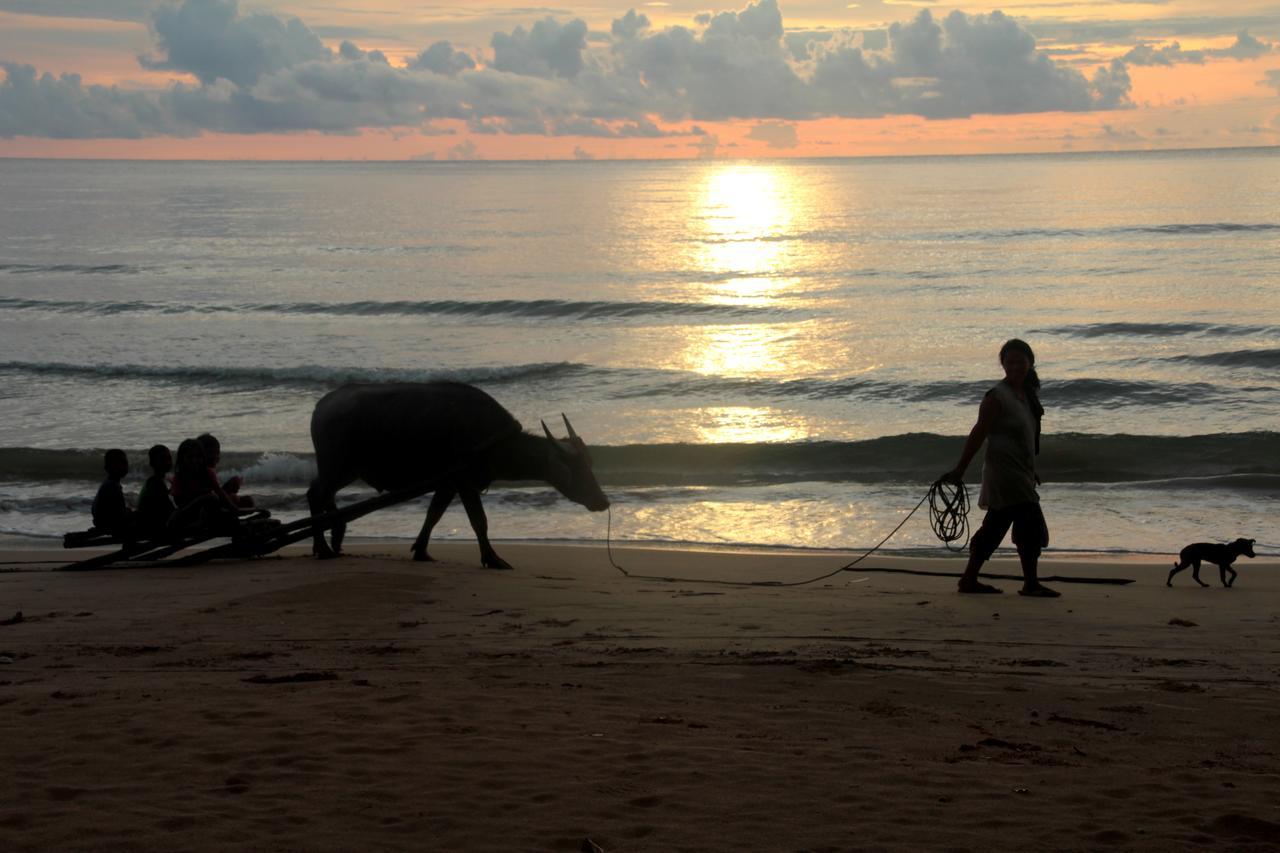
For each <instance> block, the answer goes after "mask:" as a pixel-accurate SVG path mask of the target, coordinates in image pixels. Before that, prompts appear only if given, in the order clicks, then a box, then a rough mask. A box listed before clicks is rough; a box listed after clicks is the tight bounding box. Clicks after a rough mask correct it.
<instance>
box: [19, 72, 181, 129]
mask: <svg viewBox="0 0 1280 853" xmlns="http://www.w3.org/2000/svg"><path fill="white" fill-rule="evenodd" d="M0 68H3V69H4V72H5V81H4V85H3V86H0V138H10V137H14V136H35V137H44V138H48V139H98V138H104V139H105V138H110V139H139V138H142V137H145V136H155V135H160V134H165V135H172V136H190V135H194V134H195V133H197V132H198V131H199V125H198V124H191V123H186V122H184V121H182V120H181V119H179V118H178V117H177V115H176V114H175V113H176V112H177V111H176V110H174V109H173V106H174V105H173V104H172V103H166V101H167V100H171V99H172V96H169V97H167V98H163V99H162V98H160V97H158V96H155V95H151V94H145V93H139V92H127V91H122V90H120V89H118V88H116V87H114V86H112V87H106V86H85V85H83V83H82V82H81V80H80V75H78V74H63V75H62V76H60V77H54V76H53V75H52V74H47V73H46V74H42V75H37V73H36V69H35V68H33V67H31V66H30V65H16V64H13V63H0Z"/></svg>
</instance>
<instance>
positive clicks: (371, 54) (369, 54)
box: [338, 41, 391, 65]
mask: <svg viewBox="0 0 1280 853" xmlns="http://www.w3.org/2000/svg"><path fill="white" fill-rule="evenodd" d="M338 56H340V57H341V58H343V59H346V60H348V61H351V60H356V59H367V60H369V61H370V62H377V63H380V64H382V65H390V64H391V62H390V61H389V60H388V59H387V55H386V54H385V53H383V52H382V51H380V50H361V49H360V48H358V47H356V46H355V45H354V44H352V43H351V42H349V41H344V42H343V43H342V44H340V45H338Z"/></svg>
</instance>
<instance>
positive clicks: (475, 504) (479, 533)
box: [459, 489, 512, 569]
mask: <svg viewBox="0 0 1280 853" xmlns="http://www.w3.org/2000/svg"><path fill="white" fill-rule="evenodd" d="M459 494H460V495H461V496H462V506H463V508H465V509H466V511H467V519H468V520H469V521H470V522H471V529H472V530H474V531H475V532H476V540H477V541H478V542H479V543H480V565H482V566H484V567H485V568H486V569H510V568H512V566H511V564H510V563H508V562H507V561H506V560H504V559H502V558H501V557H499V556H498V552H497V551H495V550H493V546H492V545H490V544H489V519H488V518H486V517H485V514H484V507H483V506H481V504H480V493H479V492H478V491H476V490H475V489H460V490H459Z"/></svg>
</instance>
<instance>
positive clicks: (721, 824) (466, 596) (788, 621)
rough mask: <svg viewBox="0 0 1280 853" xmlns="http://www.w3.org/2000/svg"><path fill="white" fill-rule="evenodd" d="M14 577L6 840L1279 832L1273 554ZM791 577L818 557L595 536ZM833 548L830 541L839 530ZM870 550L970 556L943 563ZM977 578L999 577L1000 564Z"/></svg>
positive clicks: (1131, 846) (790, 567)
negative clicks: (1042, 589)
mask: <svg viewBox="0 0 1280 853" xmlns="http://www.w3.org/2000/svg"><path fill="white" fill-rule="evenodd" d="M404 547H405V546H403V545H396V546H392V545H375V546H359V547H357V548H355V549H354V552H353V554H351V555H349V556H346V557H344V558H343V559H341V560H336V561H331V562H317V561H314V560H312V559H311V558H309V557H307V556H305V555H302V554H301V553H300V552H288V554H287V555H286V556H285V557H284V558H272V559H264V560H258V561H251V562H241V563H224V564H217V565H212V566H204V567H199V568H186V569H178V568H170V569H128V570H115V571H99V572H90V573H65V572H60V573H49V572H44V571H33V569H39V568H44V567H43V566H39V565H34V564H30V563H26V562H24V561H28V560H48V559H58V558H60V557H61V556H62V554H61V553H59V552H48V551H44V552H33V553H22V552H18V551H15V550H12V549H10V550H8V551H5V552H3V553H0V569H2V568H8V569H11V570H13V569H17V570H18V571H9V572H5V573H3V574H0V620H9V619H10V617H11V616H12V615H13V614H14V613H15V612H16V611H18V610H21V611H22V614H23V620H22V621H21V622H17V623H16V624H5V625H0V661H4V662H3V663H0V725H2V726H3V732H4V737H3V740H2V741H0V743H3V746H2V747H0V753H2V754H3V759H4V760H3V767H4V768H5V770H6V772H5V774H4V777H3V781H0V849H4V850H55V849H56V850H69V849H94V850H221V849H255V850H358V849H361V850H362V849H383V850H401V849H403V850H441V851H575V850H578V849H579V847H580V846H581V845H582V843H583V840H584V839H585V838H588V837H590V838H591V839H592V840H593V841H594V842H595V843H596V844H598V845H599V846H600V847H602V848H603V849H604V850H606V851H608V853H617V851H699V853H702V851H719V850H725V851H729V850H734V851H742V850H752V851H844V850H904V851H906V850H973V851H979V850H993V849H994V850H1170V849H1205V850H1276V849H1280V754H1278V753H1280V748H1278V747H1277V746H1276V744H1277V741H1276V735H1275V733H1276V732H1278V731H1280V692H1278V690H1277V686H1278V685H1280V615H1277V614H1278V613H1280V607H1277V605H1278V604H1280V571H1278V570H1280V563H1277V562H1276V561H1275V560H1274V559H1273V558H1272V559H1261V558H1260V559H1257V560H1248V559H1242V560H1240V562H1239V563H1237V569H1238V571H1239V572H1240V576H1239V580H1238V581H1237V582H1236V586H1235V588H1234V589H1229V590H1227V589H1222V588H1221V587H1219V586H1218V580H1217V571H1216V569H1213V568H1211V567H1209V566H1206V567H1205V569H1204V570H1203V571H1202V577H1203V579H1204V580H1206V581H1209V582H1211V583H1212V584H1213V586H1211V587H1210V588H1206V589H1200V588H1199V587H1197V586H1195V584H1194V583H1193V582H1192V580H1191V577H1190V572H1184V573H1183V574H1181V575H1179V576H1178V578H1177V579H1176V580H1175V584H1176V586H1175V587H1174V588H1173V589H1168V588H1166V587H1165V585H1164V581H1165V576H1166V574H1167V570H1168V568H1169V565H1170V563H1171V561H1172V556H1170V557H1168V558H1164V557H1154V558H1143V559H1141V560H1139V559H1132V560H1085V559H1073V560H1069V561H1062V560H1047V561H1046V565H1045V568H1044V570H1043V572H1042V573H1043V574H1046V575H1048V574H1053V573H1060V574H1072V575H1088V576H1100V577H1116V576H1123V577H1130V578H1134V579H1136V582H1135V583H1133V584H1131V585H1128V586H1098V585H1084V584H1066V583H1060V584H1056V587H1057V588H1058V589H1059V590H1060V591H1062V593H1063V596H1062V598H1060V599H1057V600H1034V599H1027V598H1021V597H1019V596H1017V595H1015V594H1014V591H1015V590H1016V588H1017V586H1018V585H1017V583H1015V582H1011V581H996V582H995V583H997V584H998V585H1000V586H1002V587H1003V588H1004V589H1005V591H1006V592H1005V594H1004V595H1000V596H961V595H958V594H956V593H955V592H954V580H953V579H950V578H939V577H929V576H915V575H903V574H886V573H879V572H870V571H866V572H860V571H858V570H854V571H852V572H845V573H841V574H838V575H836V576H834V577H832V578H830V579H827V580H825V581H821V582H818V583H815V584H812V585H809V586H802V587H790V588H780V587H729V586H714V585H703V584H696V583H692V582H690V581H687V580H641V579H631V578H627V577H624V576H623V575H622V574H620V573H619V572H617V571H615V570H614V569H613V568H611V567H610V566H609V564H608V561H607V559H606V556H605V553H604V551H603V549H599V548H592V547H569V546H564V547H561V546H548V545H521V544H505V545H503V544H499V550H500V551H501V553H502V554H503V556H504V557H506V558H507V559H508V560H510V561H511V562H512V563H514V564H515V565H516V567H517V569H516V571H513V572H498V571H490V570H484V569H481V568H479V565H478V559H477V556H476V551H475V548H474V545H470V544H466V543H458V544H441V545H437V546H434V547H433V553H435V554H436V556H437V557H439V558H441V562H437V563H434V564H427V565H424V564H416V563H412V562H410V561H408V559H407V556H408V554H407V552H406V551H403V550H401V549H402V548H404ZM615 556H616V557H617V558H618V561H619V562H620V563H621V564H622V565H623V566H625V567H626V568H627V569H628V570H629V571H631V572H632V573H638V574H639V573H642V574H653V575H660V576H664V577H670V576H679V577H682V578H730V579H735V580H761V579H779V580H800V579H804V578H808V577H812V576H815V575H818V574H821V573H823V572H825V571H829V570H831V569H833V568H835V567H836V566H838V565H840V564H841V563H842V562H844V561H845V559H848V558H845V557H841V556H840V555H832V554H830V553H826V554H808V555H806V554H800V553H785V552H770V553H763V554H746V553H741V554H739V553H727V552H694V551H681V550H658V549H637V548H624V549H615ZM850 556H852V555H850ZM867 562H868V563H869V564H874V565H876V566H888V567H894V568H922V569H925V570H929V571H951V572H958V571H959V569H960V566H961V561H960V560H959V559H958V558H957V559H955V560H908V559H890V558H885V559H880V558H876V557H873V558H871V559H870V560H868V561H867ZM993 570H994V571H997V572H999V571H1004V572H1012V573H1015V574H1016V572H1017V570H1016V564H1014V563H1012V562H1008V561H997V564H996V566H995V568H994V569H993Z"/></svg>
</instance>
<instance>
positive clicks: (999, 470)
mask: <svg viewBox="0 0 1280 853" xmlns="http://www.w3.org/2000/svg"><path fill="white" fill-rule="evenodd" d="M987 393H988V394H994V395H995V398H996V400H997V401H998V402H999V403H1000V414H999V416H998V417H997V418H996V420H995V423H994V424H992V425H991V432H989V433H988V434H987V454H986V456H985V457H983V462H982V493H981V494H980V495H979V496H978V506H980V507H982V508H983V509H1004V508H1005V507H1009V506H1013V505H1015V504H1021V503H1028V502H1039V500H1040V496H1039V495H1037V494H1036V455H1035V446H1036V418H1035V415H1033V414H1032V413H1031V405H1030V403H1028V402H1027V401H1026V400H1020V399H1018V394H1017V392H1016V391H1014V390H1013V388H1012V387H1011V386H1010V385H1009V384H1008V383H1006V382H1000V383H998V384H997V385H996V386H995V387H994V388H992V389H991V390H990V391H988V392H987Z"/></svg>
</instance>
